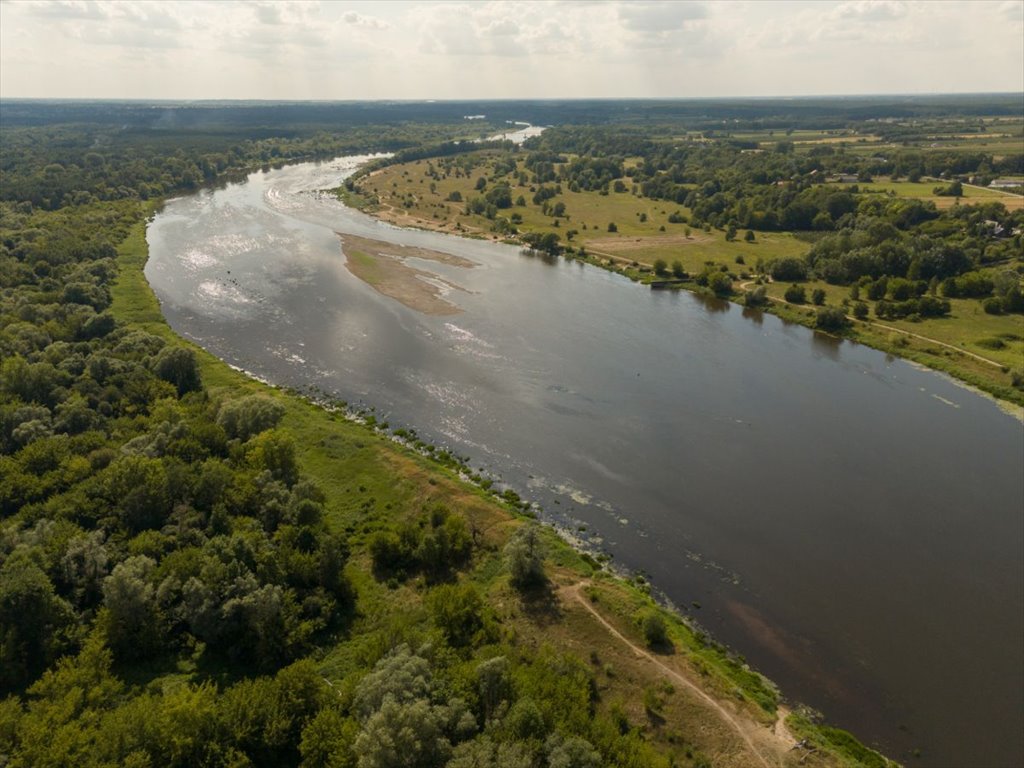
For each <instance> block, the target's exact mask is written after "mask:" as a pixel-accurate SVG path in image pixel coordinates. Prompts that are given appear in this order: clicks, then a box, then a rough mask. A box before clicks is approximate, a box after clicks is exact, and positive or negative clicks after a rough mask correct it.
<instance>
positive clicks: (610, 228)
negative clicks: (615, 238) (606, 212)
mask: <svg viewBox="0 0 1024 768" xmlns="http://www.w3.org/2000/svg"><path fill="white" fill-rule="evenodd" d="M608 231H609V232H618V231H619V228H618V227H617V226H616V225H615V222H614V221H611V222H609V223H608Z"/></svg>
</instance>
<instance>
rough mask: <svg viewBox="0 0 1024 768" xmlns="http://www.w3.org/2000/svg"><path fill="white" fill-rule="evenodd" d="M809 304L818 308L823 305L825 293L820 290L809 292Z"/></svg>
mask: <svg viewBox="0 0 1024 768" xmlns="http://www.w3.org/2000/svg"><path fill="white" fill-rule="evenodd" d="M811 302H812V303H813V304H815V305H816V306H819V307H820V306H821V305H822V304H824V303H825V291H823V290H822V289H821V288H815V289H814V290H813V291H812V292H811Z"/></svg>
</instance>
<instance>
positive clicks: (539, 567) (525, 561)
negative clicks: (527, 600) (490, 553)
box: [505, 523, 547, 589]
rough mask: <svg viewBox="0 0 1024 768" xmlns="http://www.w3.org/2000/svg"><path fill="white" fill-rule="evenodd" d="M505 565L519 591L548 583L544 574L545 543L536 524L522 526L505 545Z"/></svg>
mask: <svg viewBox="0 0 1024 768" xmlns="http://www.w3.org/2000/svg"><path fill="white" fill-rule="evenodd" d="M505 563H506V565H507V567H508V571H509V576H510V579H511V581H512V584H513V585H514V586H515V587H517V588H519V589H530V588H533V587H538V586H540V585H542V584H544V583H545V582H546V581H547V576H546V575H545V573H544V543H543V542H542V541H541V539H540V531H539V528H538V526H537V525H536V524H535V523H527V524H525V525H522V526H520V527H519V528H518V529H517V530H516V532H515V533H514V534H512V538H511V539H509V542H508V544H506V545H505Z"/></svg>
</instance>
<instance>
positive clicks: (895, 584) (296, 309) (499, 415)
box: [146, 159, 1024, 766]
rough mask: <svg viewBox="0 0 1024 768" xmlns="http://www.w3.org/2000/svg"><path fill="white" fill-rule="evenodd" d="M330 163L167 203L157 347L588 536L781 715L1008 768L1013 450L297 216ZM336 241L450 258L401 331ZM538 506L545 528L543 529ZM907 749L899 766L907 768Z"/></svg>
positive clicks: (534, 279)
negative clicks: (387, 437)
mask: <svg viewBox="0 0 1024 768" xmlns="http://www.w3.org/2000/svg"><path fill="white" fill-rule="evenodd" d="M354 164H355V160H354V159H342V160H338V161H334V162H332V163H326V164H319V165H318V164H312V163H310V164H305V165H298V166H292V167H289V168H285V169H282V170H276V171H270V172H266V173H257V174H254V175H252V176H250V177H249V179H248V181H247V182H245V183H239V184H233V185H230V186H228V187H226V188H224V189H220V190H207V191H203V192H200V193H198V194H196V195H193V196H190V197H187V198H181V199H178V200H174V201H172V202H170V203H168V204H167V206H166V209H165V210H164V211H163V212H162V213H160V214H159V215H158V216H157V217H156V219H155V220H154V221H153V223H152V224H151V226H150V228H149V234H148V239H149V244H150V261H149V264H148V265H147V268H146V274H147V276H148V278H149V280H150V282H151V283H152V285H153V287H154V289H155V290H156V292H157V295H158V296H159V297H160V299H161V301H162V302H163V308H164V312H165V314H166V316H167V318H168V320H169V321H170V323H171V325H172V326H173V327H174V328H175V329H176V330H177V331H178V332H180V333H181V334H183V335H185V336H187V337H189V338H192V339H195V340H196V341H198V342H199V343H201V344H202V345H203V346H204V347H206V348H207V349H209V350H210V351H212V352H214V353H215V354H217V355H218V356H219V357H221V358H223V359H224V360H226V361H227V362H229V363H231V364H233V365H236V366H240V367H242V368H245V369H246V370H248V371H250V372H253V373H254V374H257V375H259V376H261V377H264V378H266V379H268V380H270V381H272V382H274V383H277V384H282V385H291V386H298V385H307V384H312V385H317V386H319V387H321V388H322V389H324V390H326V391H329V392H332V393H335V394H336V395H337V396H339V397H341V398H343V399H346V400H348V401H349V402H352V403H365V404H367V405H375V406H376V407H377V412H378V414H379V415H380V416H382V417H383V418H386V419H387V420H388V421H390V422H391V424H392V425H394V426H399V425H401V426H411V427H415V428H416V429H417V430H418V431H419V432H420V434H421V435H422V436H423V437H424V438H426V439H428V440H431V441H432V442H436V443H439V444H446V445H449V446H452V447H453V448H454V449H455V450H456V452H458V453H460V454H462V455H469V456H470V457H471V458H472V461H471V465H472V466H473V467H474V468H478V467H484V468H486V469H487V470H488V471H489V472H490V473H492V474H493V475H495V476H500V477H501V478H502V479H503V480H505V481H507V482H508V483H510V484H512V485H513V486H514V487H516V488H517V489H519V490H520V491H523V492H525V495H526V496H527V497H528V498H531V499H533V500H534V501H537V502H538V503H540V504H542V505H543V506H544V508H545V509H546V510H548V511H550V512H552V513H556V514H560V515H563V516H568V518H569V519H572V520H575V521H578V522H579V523H580V524H585V525H586V526H587V527H588V530H589V532H590V533H591V534H593V535H595V536H597V537H599V540H600V542H601V545H602V546H603V547H604V548H606V549H607V550H608V551H609V552H611V553H613V554H614V556H615V558H616V560H617V561H618V562H620V563H622V564H624V565H626V566H628V567H631V568H637V569H642V570H643V571H644V572H646V573H647V574H649V576H650V578H651V579H652V581H653V583H654V584H655V585H656V586H657V587H659V588H660V589H661V590H663V591H664V592H665V593H666V594H667V595H668V596H669V597H670V598H671V599H672V600H674V601H675V602H676V603H677V604H678V605H680V606H692V604H693V603H694V601H696V602H697V603H699V604H700V606H701V607H700V608H699V609H697V608H695V607H691V608H690V609H689V610H690V613H691V614H692V615H693V616H694V617H695V618H696V619H697V620H698V621H699V622H700V623H701V624H703V625H704V626H706V627H707V628H708V629H710V630H711V632H712V633H713V634H714V635H715V636H716V637H717V638H719V639H720V640H722V641H723V642H725V643H727V644H729V645H731V646H733V647H734V648H735V649H737V650H738V651H739V652H741V653H743V654H744V655H745V656H746V658H747V659H748V660H749V661H750V662H751V663H752V664H753V665H755V666H756V667H757V668H758V669H760V670H761V671H762V672H764V673H766V674H767V675H769V676H770V677H771V678H773V679H774V680H776V682H778V683H779V684H780V685H781V687H782V689H783V692H784V693H785V694H786V695H787V696H788V697H791V698H793V699H796V700H799V701H803V702H806V703H808V704H810V705H812V706H813V707H815V708H816V709H819V710H821V711H822V712H824V713H825V714H826V716H827V717H828V718H829V720H830V721H832V722H833V723H835V724H837V725H840V726H842V727H846V728H849V729H851V730H853V731H854V732H855V733H856V734H857V735H858V736H859V737H861V738H863V739H864V740H866V741H868V742H870V743H872V744H874V745H877V746H880V747H881V748H882V749H884V750H885V751H886V752H887V753H888V754H890V755H891V756H893V757H897V758H904V759H906V760H907V762H908V764H910V765H929V766H951V765H962V766H975V765H977V766H1013V765H1022V764H1024V730H1022V728H1024V726H1022V722H1024V651H1022V639H1024V565H1022V563H1024V524H1022V510H1024V469H1022V468H1024V429H1022V426H1021V424H1020V423H1019V422H1018V421H1016V420H1015V419H1014V418H1012V417H1010V416H1007V415H1006V414H1005V413H1003V412H1001V411H1000V410H999V409H998V408H997V407H996V405H995V404H994V403H993V402H992V401H990V400H988V399H986V398H983V397H980V396H978V395H975V394H973V393H971V392H969V391H967V390H965V389H962V388H960V387H958V386H956V385H954V384H953V383H952V382H950V381H949V380H947V379H946V378H944V377H942V376H939V375H937V374H934V373H930V372H927V371H922V370H919V369H917V368H915V367H913V366H911V365H909V364H907V363H905V362H902V361H899V360H893V359H892V358H888V357H887V356H886V355H884V354H882V353H880V352H877V351H875V350H872V349H868V348H866V347H863V346H858V345H855V344H851V343H846V342H842V343H840V342H837V341H835V340H833V339H830V338H827V337H824V336H820V335H817V334H814V333H812V332H810V331H808V330H807V329H805V328H802V327H797V326H789V325H786V324H784V323H782V322H781V321H780V320H778V319H777V318H775V317H772V316H770V315H769V316H761V315H760V314H756V313H755V314H751V313H747V312H744V311H743V310H742V309H741V308H740V307H738V306H736V305H731V304H727V303H712V304H709V303H706V302H703V301H701V300H700V299H698V298H697V297H695V296H693V295H691V294H687V293H678V294H677V293H671V292H652V291H650V290H649V289H647V288H644V287H641V286H638V285H635V284H632V283H630V282H629V281H628V280H626V279H625V278H622V277H620V276H618V275H614V274H611V273H608V272H605V271H602V270H600V269H595V268H591V267H584V266H581V265H579V264H575V263H566V262H564V261H558V262H556V263H545V262H544V261H542V260H539V259H535V258H530V257H527V256H523V255H521V254H520V253H519V250H518V249H517V248H514V247H510V246H504V245H499V244H495V243H487V242H481V241H473V240H460V239H455V238H450V237H446V236H443V235H438V234H431V233H425V232H413V231H406V230H401V229H397V228H394V227H389V226H387V225H384V224H380V223H378V222H376V221H374V220H372V219H370V218H368V217H366V216H363V215H362V214H359V213H358V212H355V211H351V210H349V209H346V208H344V207H342V206H341V205H340V204H338V203H337V202H335V201H333V200H329V199H326V198H324V197H322V196H318V195H316V194H315V193H311V192H307V191H305V190H315V189H319V188H325V187H330V186H335V185H336V184H337V183H339V180H340V179H341V178H342V177H343V176H344V175H346V174H347V173H348V172H349V171H351V169H352V168H353V167H354ZM335 231H339V232H343V233H344V232H349V233H352V234H357V235H362V236H366V237H373V238H377V239H382V240H388V241H391V242H397V243H402V244H406V245H418V246H425V247H430V248H435V249H438V250H443V251H446V252H449V253H454V254H457V255H460V256H464V257H467V258H469V259H471V260H473V261H475V262H477V263H478V264H479V266H477V267H475V268H473V269H465V268H459V267H454V266H445V265H439V264H435V263H432V262H421V261H410V264H415V266H417V267H421V268H423V269H427V270H430V271H433V272H435V273H436V274H439V275H441V276H443V277H444V278H445V279H446V280H448V281H450V282H452V283H455V284H457V285H459V286H462V287H463V288H465V289H466V290H465V291H458V290H452V291H451V292H450V293H449V294H448V295H447V297H446V298H447V299H448V300H449V301H452V302H453V303H456V304H457V305H458V306H459V307H461V308H462V309H463V310H464V311H463V313H462V314H459V315H454V316H449V317H431V316H426V315H423V314H420V313H417V312H415V311H413V310H411V309H408V308H407V307H405V306H402V305H401V304H399V303H397V302H396V301H394V300H392V299H390V298H387V297H385V296H382V295H379V294H378V293H376V292H375V291H374V290H372V289H371V288H370V287H369V286H367V285H366V284H364V283H362V282H361V281H359V280H358V279H356V278H355V277H354V276H353V275H351V274H350V273H349V272H348V271H347V270H346V268H345V266H344V257H343V256H342V254H341V250H340V247H339V240H338V237H337V235H336V234H335ZM556 499H557V500H558V501H559V503H558V504H555V503H554V502H555V500H556ZM915 748H919V749H921V750H922V753H923V757H922V758H920V759H918V758H912V757H908V755H909V751H910V750H912V749H915Z"/></svg>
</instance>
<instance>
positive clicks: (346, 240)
mask: <svg viewBox="0 0 1024 768" xmlns="http://www.w3.org/2000/svg"><path fill="white" fill-rule="evenodd" d="M336 234H337V235H338V237H340V238H341V248H342V252H343V253H344V254H345V266H346V267H347V268H348V271H349V272H351V273H352V274H353V275H355V276H356V277H358V278H359V279H360V280H362V281H363V282H364V283H366V284H367V285H369V286H370V287H371V288H373V289H374V290H375V291H377V292H378V293H380V294H382V295H384V296H388V297H390V298H392V299H395V300H396V301H399V302H401V303H402V304H404V305H405V306H407V307H409V308H410V309H414V310H416V311H417V312H422V313H424V314H426V315H456V314H458V313H460V312H461V311H462V310H461V309H460V308H459V307H458V306H456V305H455V304H452V303H451V302H450V301H447V300H445V299H444V298H443V297H442V294H443V293H444V292H445V290H446V289H454V290H458V291H465V290H466V289H465V288H463V287H462V286H460V285H457V284H455V283H453V282H451V281H449V280H445V279H444V278H442V277H441V276H439V275H436V274H434V273H433V272H428V271H426V270H423V269H416V268H415V267H410V266H409V265H408V264H406V263H405V260H406V259H409V258H415V259H425V260H428V261H436V262H440V263H442V264H448V265H451V266H455V267H463V268H466V269H469V268H472V267H474V266H476V264H475V262H472V261H470V260H469V259H464V258H462V257H461V256H454V255H452V254H450V253H442V252H441V251H434V250H431V249H429V248H419V247H415V246H403V245H397V244H395V243H387V242H384V241H382V240H372V239H370V238H367V237H358V236H356V235H346V234H342V233H341V232H338V233H336Z"/></svg>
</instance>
